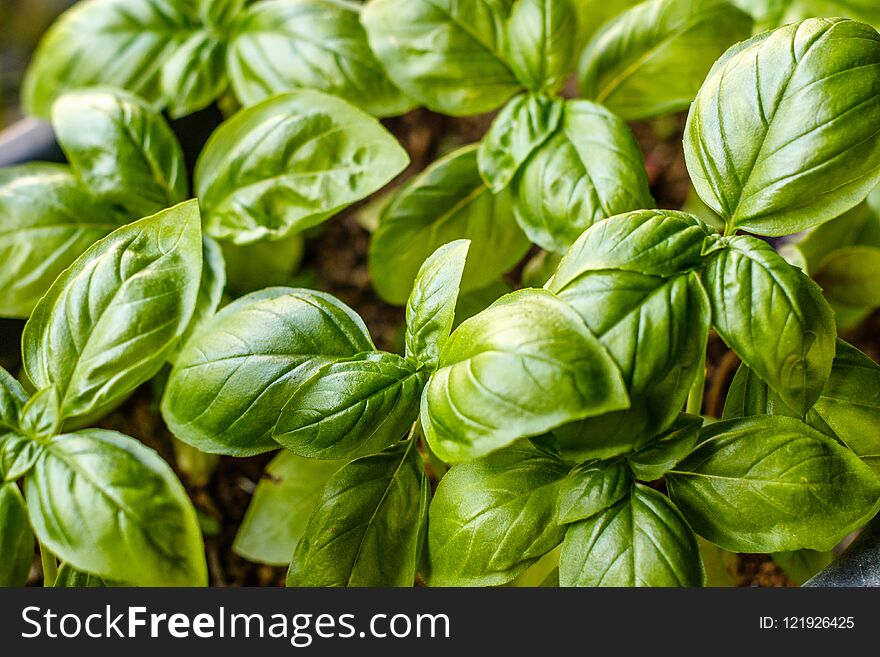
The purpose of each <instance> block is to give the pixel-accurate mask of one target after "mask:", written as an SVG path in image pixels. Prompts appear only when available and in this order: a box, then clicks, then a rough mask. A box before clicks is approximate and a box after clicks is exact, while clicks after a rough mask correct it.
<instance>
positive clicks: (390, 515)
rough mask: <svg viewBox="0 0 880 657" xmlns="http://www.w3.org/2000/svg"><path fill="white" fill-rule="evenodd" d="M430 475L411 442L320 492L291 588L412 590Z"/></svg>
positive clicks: (367, 460)
mask: <svg viewBox="0 0 880 657" xmlns="http://www.w3.org/2000/svg"><path fill="white" fill-rule="evenodd" d="M428 490H429V484H428V478H427V477H426V476H425V471H424V468H423V466H422V459H421V457H420V456H419V453H418V451H417V450H416V446H415V441H413V440H410V441H406V442H401V443H399V444H397V445H394V446H392V447H389V448H388V449H386V450H385V451H383V452H380V453H378V454H374V455H372V456H365V457H363V458H360V459H357V460H355V461H352V462H351V463H349V464H348V465H345V466H343V467H342V469H341V470H339V471H338V472H337V473H336V474H335V475H333V476H332V477H330V480H329V481H328V482H327V484H326V485H325V486H324V488H323V490H322V491H321V495H320V497H319V499H318V502H317V504H316V506H315V510H314V512H313V513H312V516H311V518H310V519H309V524H308V527H307V528H306V532H305V535H304V536H303V537H302V539H301V540H300V542H299V545H297V548H296V552H295V553H294V555H293V561H292V562H291V563H290V571H289V572H288V574H287V585H288V586H412V585H413V582H414V580H415V575H416V568H417V567H418V556H419V547H420V546H419V540H418V539H419V536H420V532H421V526H420V522H419V520H420V518H421V517H422V516H423V513H424V508H423V507H424V506H426V504H427V497H426V492H427V491H428Z"/></svg>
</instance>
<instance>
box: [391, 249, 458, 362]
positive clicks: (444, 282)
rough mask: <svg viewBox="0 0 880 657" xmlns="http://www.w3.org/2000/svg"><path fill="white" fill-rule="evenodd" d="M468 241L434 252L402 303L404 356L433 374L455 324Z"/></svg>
mask: <svg viewBox="0 0 880 657" xmlns="http://www.w3.org/2000/svg"><path fill="white" fill-rule="evenodd" d="M470 244H471V243H470V241H469V240H456V241H455V242H450V243H449V244H445V245H443V246H441V247H440V248H439V249H437V250H436V251H434V253H432V254H431V255H430V256H428V259H427V260H425V264H423V265H422V268H421V269H420V270H419V274H418V276H417V277H416V281H415V285H414V286H413V291H412V293H411V294H410V295H409V300H408V301H407V303H406V356H407V358H413V359H415V360H417V361H418V362H420V363H422V364H424V365H425V366H426V367H427V368H428V369H429V370H436V369H437V365H438V364H439V362H440V352H441V351H442V350H443V346H444V345H445V344H446V341H447V340H448V339H449V334H450V333H451V332H452V325H453V323H454V321H455V307H456V302H457V300H458V292H459V288H460V287H461V277H462V274H463V273H464V268H465V263H466V261H467V254H468V249H469V248H470Z"/></svg>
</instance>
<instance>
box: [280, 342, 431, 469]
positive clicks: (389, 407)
mask: <svg viewBox="0 0 880 657" xmlns="http://www.w3.org/2000/svg"><path fill="white" fill-rule="evenodd" d="M423 381H424V379H422V376H421V375H420V374H419V372H418V371H417V370H416V369H415V368H414V367H413V366H412V365H411V364H410V363H409V361H406V360H404V359H403V358H401V357H400V356H398V355H396V354H388V353H384V352H381V351H376V352H370V353H366V354H361V355H359V356H356V357H355V358H352V359H349V360H340V361H337V362H335V363H329V364H327V365H325V366H323V367H322V368H321V369H319V370H318V372H317V373H316V374H315V375H314V376H313V377H312V378H311V379H309V380H308V381H306V382H305V383H303V384H302V385H301V386H300V387H299V389H297V391H296V392H295V393H294V394H293V396H292V397H291V398H290V401H288V402H287V404H285V405H284V408H282V409H281V415H280V416H279V417H278V423H277V424H276V425H275V429H274V431H273V432H272V438H274V439H275V441H276V442H278V443H280V444H281V446H282V447H286V448H287V449H289V450H290V451H291V452H293V453H294V454H299V455H300V456H305V457H309V458H318V459H339V458H348V459H350V458H355V457H358V456H366V455H367V454H374V453H376V452H378V451H380V450H382V449H384V448H385V447H388V446H389V445H392V444H394V443H396V442H398V441H400V440H401V439H402V438H403V437H404V436H405V435H406V432H407V431H408V430H409V428H410V427H411V426H412V423H413V422H414V421H415V420H416V418H418V416H419V396H420V395H421V392H422V387H423V385H424V383H423Z"/></svg>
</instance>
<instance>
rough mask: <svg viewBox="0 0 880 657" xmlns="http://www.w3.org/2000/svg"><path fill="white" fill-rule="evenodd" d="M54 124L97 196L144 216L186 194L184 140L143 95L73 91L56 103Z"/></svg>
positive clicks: (66, 151) (74, 164) (72, 161)
mask: <svg viewBox="0 0 880 657" xmlns="http://www.w3.org/2000/svg"><path fill="white" fill-rule="evenodd" d="M52 125H53V126H54V128H55V133H56V134H57V136H58V141H59V143H60V144H61V147H62V149H63V150H64V154H65V155H66V156H67V159H68V160H69V161H70V164H71V165H72V167H73V170H74V171H75V172H76V174H77V176H78V177H79V178H80V179H81V180H82V181H83V183H84V184H85V186H86V187H87V188H88V189H89V191H90V192H91V193H92V195H94V196H95V197H96V198H98V199H99V200H101V201H103V202H105V203H107V204H109V205H113V206H117V207H121V208H124V210H125V212H127V213H129V214H130V215H131V216H132V217H145V216H147V215H149V214H153V213H154V212H158V211H159V210H162V209H163V208H167V207H169V206H172V205H174V204H175V203H179V202H180V201H183V200H184V199H186V197H187V196H188V194H187V179H186V176H187V173H186V165H185V163H184V160H183V151H182V150H181V148H180V144H179V143H178V142H177V139H176V138H175V136H174V133H173V132H171V128H169V127H168V124H167V123H165V119H163V118H162V116H161V115H160V114H158V113H156V112H155V111H154V110H153V109H152V108H151V107H150V106H149V105H147V104H146V103H145V102H144V101H143V100H141V99H140V98H138V97H136V96H133V95H131V94H129V93H126V92H124V91H118V90H86V91H75V92H70V93H67V94H64V95H63V96H61V97H60V98H59V99H58V100H57V101H55V104H54V105H53V106H52Z"/></svg>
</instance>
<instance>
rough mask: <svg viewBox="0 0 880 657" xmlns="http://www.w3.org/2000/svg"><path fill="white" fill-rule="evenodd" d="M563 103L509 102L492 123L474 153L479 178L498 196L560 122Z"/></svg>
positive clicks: (533, 98)
mask: <svg viewBox="0 0 880 657" xmlns="http://www.w3.org/2000/svg"><path fill="white" fill-rule="evenodd" d="M564 107H565V101H563V100H562V99H559V98H549V97H547V96H539V95H535V94H523V95H521V96H517V97H516V98H514V99H512V100H511V101H510V102H509V103H507V104H506V105H505V106H504V108H503V109H502V110H501V111H500V112H499V113H498V116H496V117H495V120H494V121H492V125H491V126H490V127H489V131H488V132H487V133H486V135H485V136H484V137H483V140H482V141H481V142H480V149H479V151H478V153H477V159H478V164H479V168H480V175H481V176H482V177H483V180H485V181H486V184H487V185H488V186H489V188H490V189H491V190H492V191H493V192H495V193H496V194H497V193H500V192H501V191H502V190H503V189H504V188H505V187H507V186H508V185H509V184H510V181H511V180H513V177H514V176H515V175H516V172H517V171H519V169H520V167H522V165H523V163H524V162H525V161H526V160H527V159H528V158H529V156H530V155H531V154H532V153H533V152H534V151H535V149H536V148H538V147H540V146H541V145H542V144H543V143H544V142H546V141H547V140H548V139H549V138H550V137H551V136H552V135H553V133H555V132H556V129H557V128H558V127H559V123H560V122H561V120H562V112H563V109H564Z"/></svg>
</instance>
